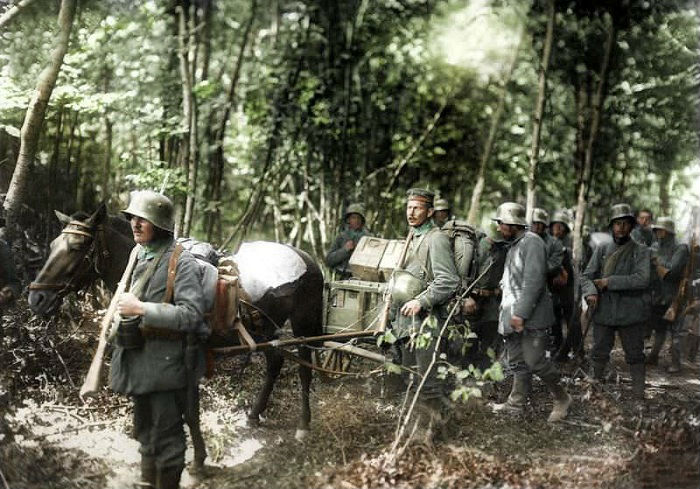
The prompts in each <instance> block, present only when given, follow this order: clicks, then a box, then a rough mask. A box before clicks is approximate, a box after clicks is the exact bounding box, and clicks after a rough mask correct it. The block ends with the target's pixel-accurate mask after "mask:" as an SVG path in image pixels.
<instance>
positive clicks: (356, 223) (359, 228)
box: [326, 204, 370, 280]
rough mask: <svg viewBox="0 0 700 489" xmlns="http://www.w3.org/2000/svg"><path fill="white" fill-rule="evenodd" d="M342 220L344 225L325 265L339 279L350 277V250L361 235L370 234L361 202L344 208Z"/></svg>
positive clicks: (352, 249)
mask: <svg viewBox="0 0 700 489" xmlns="http://www.w3.org/2000/svg"><path fill="white" fill-rule="evenodd" d="M343 221H344V222H345V225H344V226H343V229H342V231H341V232H340V234H338V236H336V238H335V241H334V242H333V246H331V249H330V251H329V252H328V254H327V255H326V265H328V266H329V267H331V268H332V269H333V271H334V272H335V274H336V278H337V279H339V280H344V279H347V278H350V277H351V275H352V274H351V273H350V269H349V268H348V262H349V261H350V257H351V256H352V252H353V251H354V250H355V247H356V246H357V243H358V242H359V241H360V238H362V236H369V235H370V234H369V231H368V230H367V228H366V227H365V208H364V206H363V205H362V204H350V205H349V206H348V207H347V209H346V210H345V216H344V217H343Z"/></svg>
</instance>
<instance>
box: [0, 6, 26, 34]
mask: <svg viewBox="0 0 700 489" xmlns="http://www.w3.org/2000/svg"><path fill="white" fill-rule="evenodd" d="M32 2H34V0H20V1H19V2H17V3H16V4H15V5H14V6H12V7H10V8H9V9H7V10H6V11H5V13H4V14H2V16H0V31H1V30H4V29H6V27H5V26H6V25H7V24H9V23H10V21H11V20H12V19H14V18H15V17H16V16H17V15H18V14H19V13H20V12H21V11H22V10H23V9H24V8H25V7H27V6H28V5H29V4H31V3H32Z"/></svg>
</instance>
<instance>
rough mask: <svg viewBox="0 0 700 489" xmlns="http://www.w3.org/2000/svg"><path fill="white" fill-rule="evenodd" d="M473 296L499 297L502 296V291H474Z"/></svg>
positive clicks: (497, 289) (496, 289)
mask: <svg viewBox="0 0 700 489" xmlns="http://www.w3.org/2000/svg"><path fill="white" fill-rule="evenodd" d="M472 294H474V295H476V296H479V297H498V296H500V295H501V289H499V288H495V289H474V290H473V291H472Z"/></svg>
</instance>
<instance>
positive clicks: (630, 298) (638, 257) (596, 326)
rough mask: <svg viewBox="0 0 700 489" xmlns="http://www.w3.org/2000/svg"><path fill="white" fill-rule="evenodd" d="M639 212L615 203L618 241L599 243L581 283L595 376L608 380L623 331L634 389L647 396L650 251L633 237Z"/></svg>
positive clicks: (613, 214)
mask: <svg viewBox="0 0 700 489" xmlns="http://www.w3.org/2000/svg"><path fill="white" fill-rule="evenodd" d="M632 226H634V215H633V214H632V210H631V209H630V206H629V205H627V204H615V205H613V206H612V209H611V217H610V221H609V227H610V231H611V233H612V237H613V241H612V242H609V243H605V244H602V245H600V246H598V247H596V248H595V250H594V251H593V256H592V257H591V260H590V262H589V263H588V266H587V267H586V270H585V271H584V272H583V275H582V277H581V281H582V283H581V288H582V294H583V297H585V299H586V302H587V303H588V306H589V307H590V308H592V309H593V318H592V320H593V351H592V353H591V361H592V364H593V377H594V379H596V380H598V381H602V380H603V379H604V373H605V367H606V365H607V363H608V361H609V359H610V351H611V350H612V347H613V345H614V343H615V334H617V335H619V336H620V340H621V341H622V348H623V349H624V351H625V360H626V361H627V364H628V365H629V366H630V373H631V376H632V394H633V396H634V398H635V399H637V400H639V401H642V400H643V399H644V379H645V370H644V322H645V321H646V320H647V317H648V314H647V304H646V301H647V294H646V290H647V288H648V287H649V275H650V270H649V261H650V252H649V248H647V247H646V246H645V245H643V244H639V243H638V242H637V241H635V240H633V239H632V238H631V236H630V233H631V232H632Z"/></svg>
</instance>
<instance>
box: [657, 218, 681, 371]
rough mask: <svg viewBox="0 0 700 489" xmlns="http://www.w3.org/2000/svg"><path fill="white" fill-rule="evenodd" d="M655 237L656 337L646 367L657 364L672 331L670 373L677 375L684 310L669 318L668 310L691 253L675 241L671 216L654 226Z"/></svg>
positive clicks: (679, 363) (659, 219)
mask: <svg viewBox="0 0 700 489" xmlns="http://www.w3.org/2000/svg"><path fill="white" fill-rule="evenodd" d="M651 228H652V229H653V231H654V237H655V238H656V239H655V241H654V244H653V245H652V247H651V252H652V256H653V258H652V260H653V263H654V265H655V267H654V270H655V272H656V273H655V274H653V273H652V301H653V302H652V309H651V328H652V330H653V331H654V332H655V334H654V346H653V347H652V349H651V352H650V353H649V356H648V357H647V361H646V363H647V365H656V364H657V363H658V361H659V353H660V351H661V348H662V347H663V344H664V341H665V340H666V332H667V331H671V365H670V366H669V368H668V372H669V373H678V372H679V371H680V369H681V351H680V328H681V327H682V324H683V321H682V318H681V317H679V316H680V312H681V311H675V312H674V313H673V317H669V316H668V315H667V312H669V307H670V306H671V304H672V303H673V301H674V299H675V298H676V295H677V294H678V286H679V285H680V281H681V280H682V279H683V273H684V272H685V267H686V264H687V263H688V258H689V251H688V247H687V246H686V245H685V244H682V243H678V242H677V241H676V226H675V223H674V222H673V220H672V219H671V218H670V217H659V218H658V219H657V221H656V223H655V224H654V225H652V226H651Z"/></svg>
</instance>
